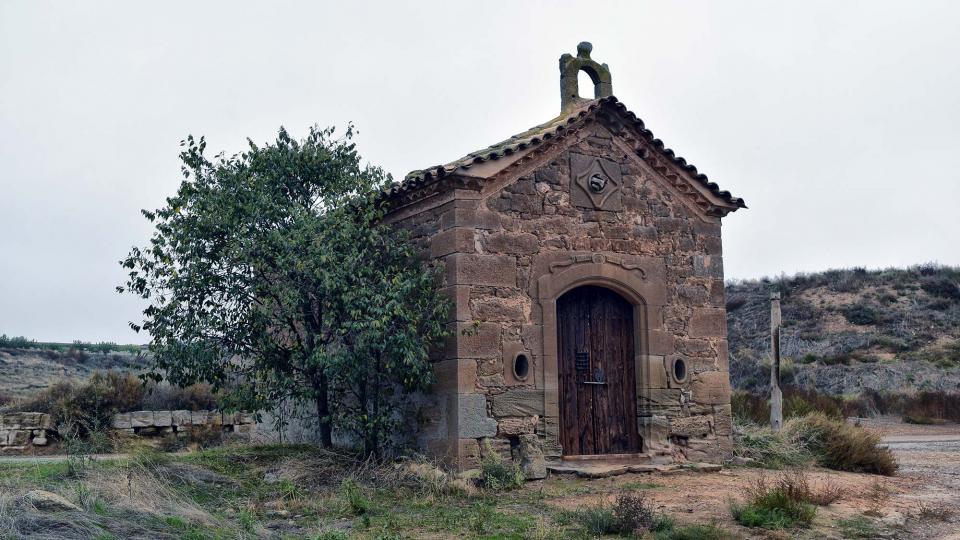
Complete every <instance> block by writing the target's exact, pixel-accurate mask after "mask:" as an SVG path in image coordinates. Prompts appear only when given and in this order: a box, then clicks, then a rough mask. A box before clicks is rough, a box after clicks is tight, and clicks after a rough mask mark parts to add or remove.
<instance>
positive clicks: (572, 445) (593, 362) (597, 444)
mask: <svg viewBox="0 0 960 540" xmlns="http://www.w3.org/2000/svg"><path fill="white" fill-rule="evenodd" d="M633 334H634V330H633V306H631V305H630V303H629V302H627V301H626V300H624V298H623V297H621V296H620V295H618V294H617V293H615V292H613V291H611V290H610V289H606V288H603V287H596V286H592V285H588V286H583V287H577V288H576V289H573V290H571V291H570V292H568V293H566V294H564V295H563V296H561V297H560V298H559V299H558V300H557V340H558V343H557V345H558V346H557V353H558V358H557V360H558V364H559V366H558V367H559V369H558V372H559V379H560V380H559V387H560V388H559V389H560V444H561V445H563V455H565V456H576V455H596V454H628V453H634V452H639V451H640V448H641V439H640V434H639V433H638V431H637V385H636V375H635V366H634V358H633V347H634V336H633Z"/></svg>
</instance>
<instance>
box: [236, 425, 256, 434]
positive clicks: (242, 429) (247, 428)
mask: <svg viewBox="0 0 960 540" xmlns="http://www.w3.org/2000/svg"><path fill="white" fill-rule="evenodd" d="M253 426H254V424H234V425H233V432H234V433H240V434H243V435H249V434H251V433H252V432H253Z"/></svg>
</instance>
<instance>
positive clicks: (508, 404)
mask: <svg viewBox="0 0 960 540" xmlns="http://www.w3.org/2000/svg"><path fill="white" fill-rule="evenodd" d="M492 409H493V416H494V417H497V418H502V417H506V416H542V415H543V391H542V390H511V391H507V392H504V393H503V394H498V395H496V396H493V407H492Z"/></svg>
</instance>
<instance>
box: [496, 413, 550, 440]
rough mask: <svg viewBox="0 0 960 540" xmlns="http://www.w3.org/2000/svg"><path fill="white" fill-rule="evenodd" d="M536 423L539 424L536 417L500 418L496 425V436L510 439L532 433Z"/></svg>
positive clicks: (538, 419)
mask: <svg viewBox="0 0 960 540" xmlns="http://www.w3.org/2000/svg"><path fill="white" fill-rule="evenodd" d="M538 423H540V418H539V417H537V416H524V417H518V418H500V419H499V420H498V423H497V435H499V436H500V437H511V436H515V435H522V434H525V433H533V432H534V431H535V430H536V428H537V424H538Z"/></svg>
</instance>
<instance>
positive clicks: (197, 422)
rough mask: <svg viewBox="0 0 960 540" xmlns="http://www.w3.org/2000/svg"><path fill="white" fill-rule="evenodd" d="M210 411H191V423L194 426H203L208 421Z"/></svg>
mask: <svg viewBox="0 0 960 540" xmlns="http://www.w3.org/2000/svg"><path fill="white" fill-rule="evenodd" d="M209 415H210V411H193V412H191V413H190V423H191V424H193V425H194V426H203V425H206V423H207V417H208V416H209Z"/></svg>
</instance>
